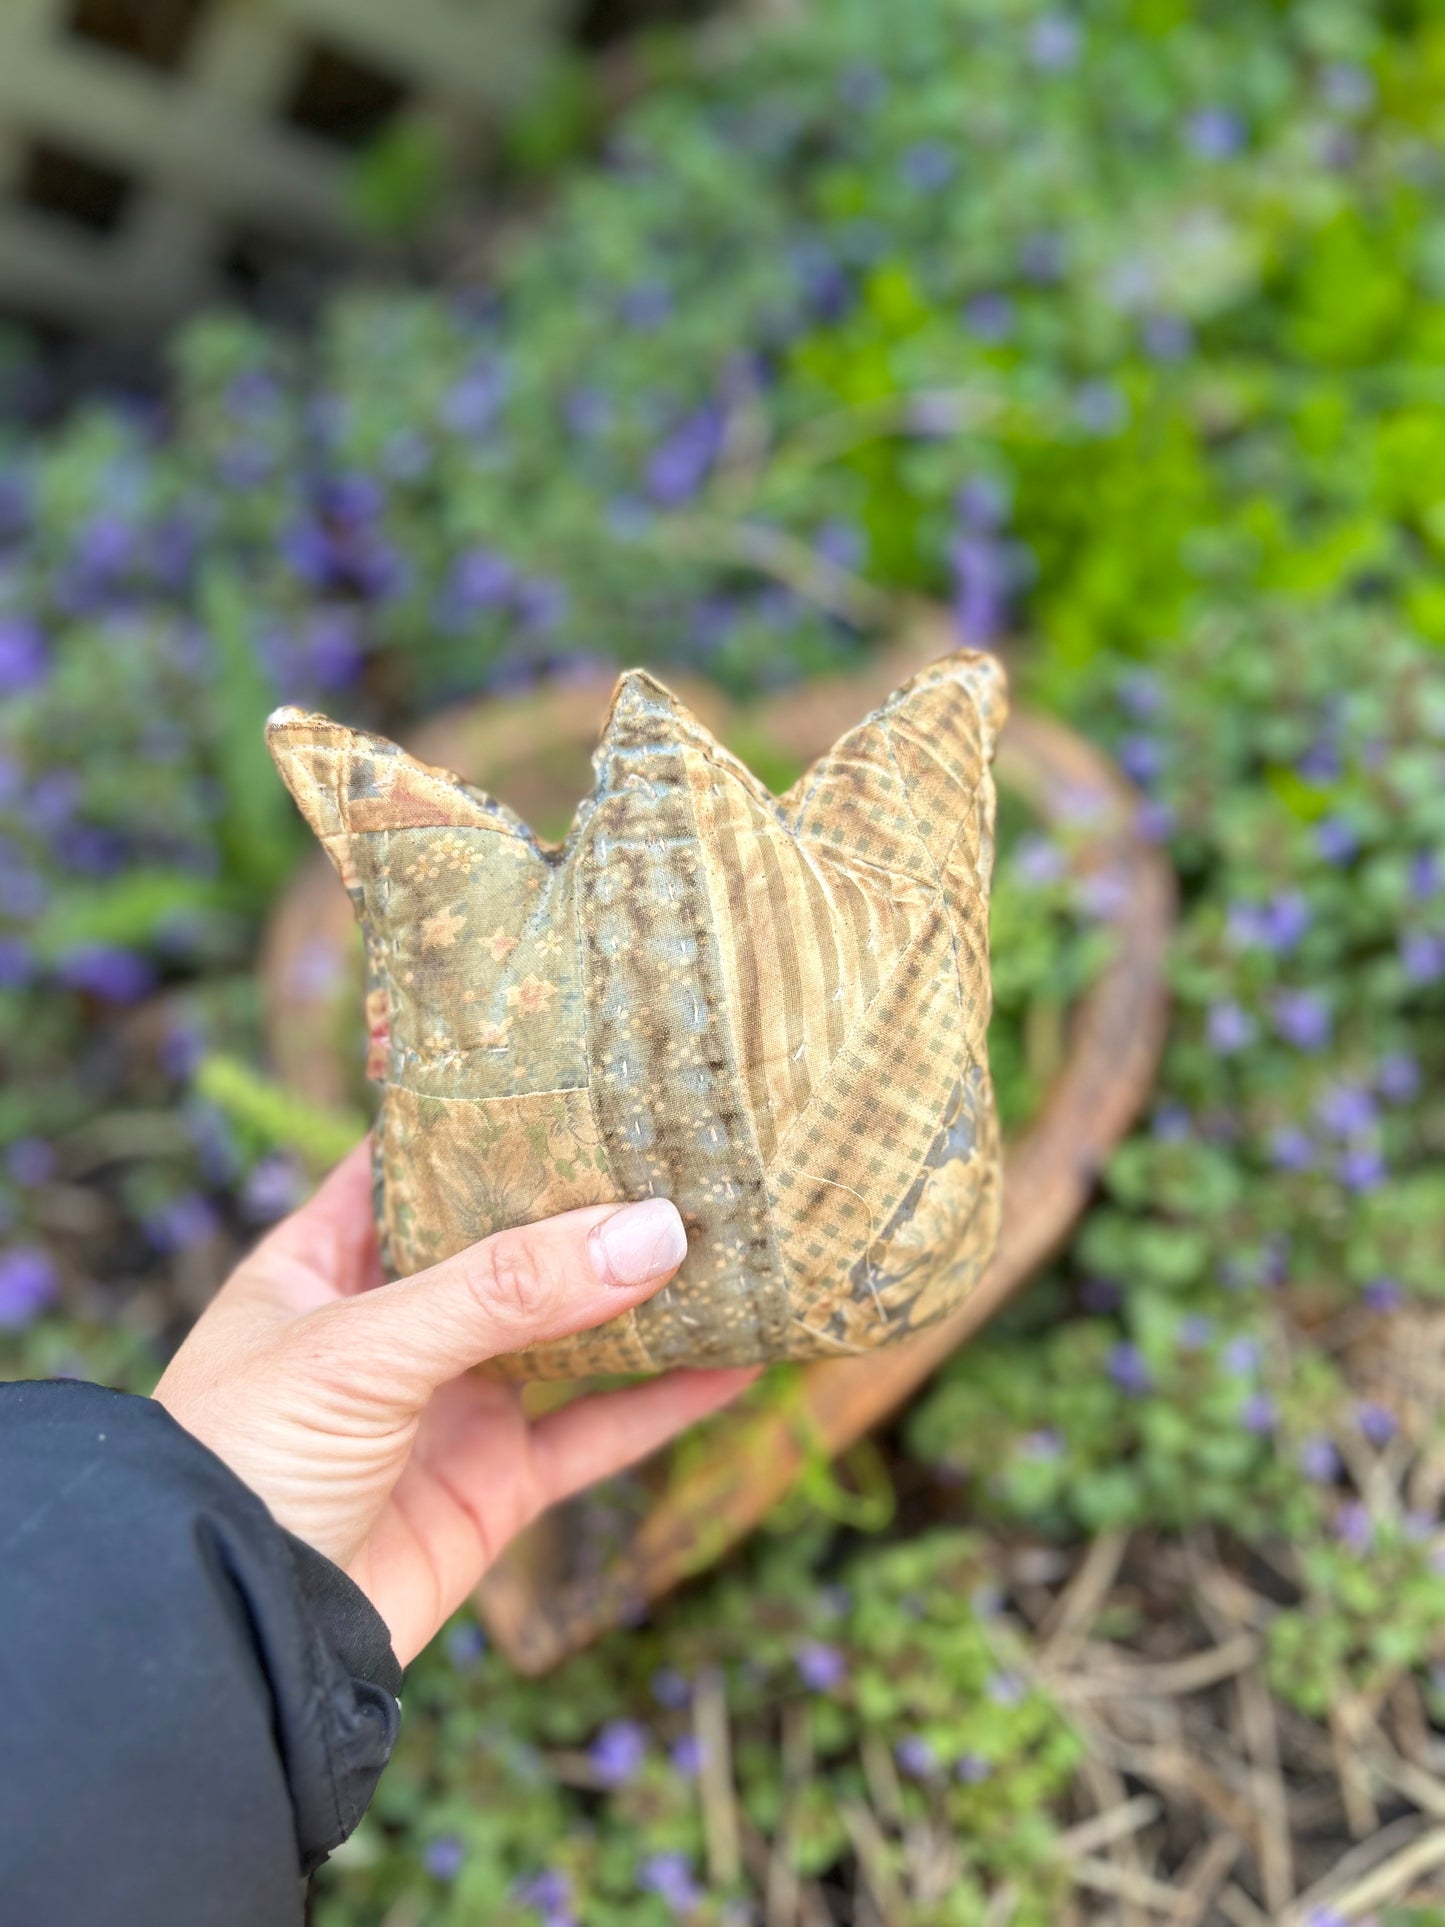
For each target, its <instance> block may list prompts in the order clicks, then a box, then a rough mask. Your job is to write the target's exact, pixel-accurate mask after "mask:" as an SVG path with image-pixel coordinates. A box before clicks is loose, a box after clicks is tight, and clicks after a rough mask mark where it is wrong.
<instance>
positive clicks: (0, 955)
mask: <svg viewBox="0 0 1445 1927" xmlns="http://www.w3.org/2000/svg"><path fill="white" fill-rule="evenodd" d="M33 975H35V958H33V954H31V948H29V944H27V942H23V940H21V938H19V937H0V990H23V989H25V985H27V983H29V981H31V977H33Z"/></svg>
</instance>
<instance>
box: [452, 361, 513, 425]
mask: <svg viewBox="0 0 1445 1927" xmlns="http://www.w3.org/2000/svg"><path fill="white" fill-rule="evenodd" d="M506 389H507V383H506V377H505V376H504V374H503V372H502V368H501V365H500V363H498V362H495V361H479V362H477V363H476V364H475V365H474V366H473V367H472V368H471V369H469V370H468V372H467V373H466V374H465V375H463V377H462V379H461V380H460V381H459V382H456V383H455V384H454V385H453V386H452V387H451V388H449V389H448V390H447V392H446V394H445V395H444V396H443V397H442V404H441V420H442V425H443V426H444V427H446V428H449V429H450V430H451V431H452V433H453V434H454V435H465V436H468V437H479V436H482V435H485V434H486V432H487V430H488V429H489V428H490V427H491V426H492V424H493V422H495V420H496V418H497V413H498V410H499V409H500V408H501V405H502V397H503V395H504V394H505V393H506Z"/></svg>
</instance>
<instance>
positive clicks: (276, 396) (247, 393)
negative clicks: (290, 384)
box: [225, 368, 281, 421]
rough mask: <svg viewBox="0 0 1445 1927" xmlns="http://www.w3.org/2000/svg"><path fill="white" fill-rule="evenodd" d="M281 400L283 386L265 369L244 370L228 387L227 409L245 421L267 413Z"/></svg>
mask: <svg viewBox="0 0 1445 1927" xmlns="http://www.w3.org/2000/svg"><path fill="white" fill-rule="evenodd" d="M280 400H281V384H280V383H279V382H278V381H277V379H276V377H275V376H274V375H273V374H272V373H271V372H270V371H269V370H268V369H265V368H243V369H242V370H241V372H240V374H238V375H234V376H233V377H232V378H231V380H230V382H229V383H228V384H227V387H226V395H225V401H226V407H227V408H228V409H229V411H230V412H231V414H233V415H236V416H238V417H239V418H240V419H241V420H243V421H244V420H246V419H247V417H249V416H251V415H257V414H264V413H266V412H267V411H269V410H270V409H272V408H274V407H275V405H276V404H277V402H279V401H280Z"/></svg>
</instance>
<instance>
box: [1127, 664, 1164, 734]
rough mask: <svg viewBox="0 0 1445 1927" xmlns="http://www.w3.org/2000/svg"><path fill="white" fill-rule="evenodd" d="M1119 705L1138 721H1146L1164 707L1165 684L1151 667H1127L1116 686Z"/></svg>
mask: <svg viewBox="0 0 1445 1927" xmlns="http://www.w3.org/2000/svg"><path fill="white" fill-rule="evenodd" d="M1115 694H1116V695H1117V696H1118V698H1119V707H1120V708H1121V709H1122V710H1124V712H1125V713H1126V714H1127V715H1130V716H1132V717H1133V718H1134V720H1135V721H1136V722H1146V721H1147V720H1148V719H1149V718H1150V717H1151V716H1157V715H1158V714H1159V713H1160V711H1161V710H1162V709H1163V707H1164V686H1163V684H1162V683H1161V682H1160V680H1159V678H1158V677H1157V676H1156V675H1155V674H1154V673H1153V671H1152V670H1149V669H1127V670H1125V672H1124V673H1123V675H1121V676H1120V678H1119V680H1118V683H1117V684H1116V686H1115Z"/></svg>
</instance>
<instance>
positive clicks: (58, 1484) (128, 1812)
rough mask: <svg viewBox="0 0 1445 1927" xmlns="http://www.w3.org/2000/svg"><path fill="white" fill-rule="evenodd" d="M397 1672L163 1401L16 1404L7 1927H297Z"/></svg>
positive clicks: (381, 1735) (48, 1394) (3, 1909)
mask: <svg viewBox="0 0 1445 1927" xmlns="http://www.w3.org/2000/svg"><path fill="white" fill-rule="evenodd" d="M400 1686H401V1671H400V1668H399V1667H398V1666H397V1663H396V1659H395V1657H394V1655H393V1654H392V1651H391V1647H390V1644H389V1641H388V1638H387V1632H386V1627H385V1625H384V1623H383V1622H382V1620H381V1619H380V1618H379V1616H378V1615H377V1613H376V1612H375V1611H374V1609H373V1608H372V1606H371V1604H370V1603H369V1601H368V1600H367V1599H366V1598H365V1597H364V1596H363V1595H362V1594H361V1593H360V1592H359V1591H358V1590H357V1588H356V1587H355V1586H354V1585H353V1584H352V1583H351V1581H350V1580H349V1579H348V1578H347V1577H346V1576H345V1574H344V1573H342V1572H340V1571H339V1570H338V1569H337V1568H336V1567H335V1566H333V1565H332V1564H331V1563H330V1562H329V1561H328V1560H326V1559H323V1558H322V1557H321V1555H320V1554H319V1553H317V1552H313V1551H312V1550H311V1549H310V1548H309V1547H307V1546H304V1545H302V1543H301V1542H300V1541H299V1540H297V1539H294V1538H292V1537H291V1536H290V1535H289V1534H288V1533H285V1532H283V1531H282V1530H281V1529H280V1527H279V1526H278V1525H277V1524H276V1523H275V1521H274V1520H273V1519H272V1517H271V1515H270V1513H269V1512H268V1511H267V1510H266V1508H265V1506H264V1505H263V1504H262V1503H261V1501H260V1500H259V1499H258V1498H257V1497H256V1496H255V1495H254V1493H252V1492H250V1491H249V1490H248V1489H247V1488H246V1487H245V1486H244V1485H242V1484H241V1482H240V1481H239V1480H238V1479H237V1478H236V1477H235V1476H234V1475H233V1474H232V1473H231V1472H229V1471H228V1470H227V1468H226V1467H225V1466H224V1465H223V1464H222V1463H221V1461H220V1460H219V1459H218V1458H216V1457H215V1456H214V1455H213V1454H212V1453H211V1452H209V1451H207V1450H206V1448H205V1447H204V1446H203V1445H201V1444H199V1443H198V1442H197V1441H196V1440H195V1439H193V1438H192V1437H191V1436H190V1434H189V1433H188V1432H186V1431H184V1430H183V1429H182V1428H181V1427H180V1426H179V1425H177V1424H176V1423H175V1422H174V1420H173V1419H171V1417H170V1416H169V1414H168V1413H166V1412H165V1411H164V1410H163V1409H162V1407H160V1406H159V1405H157V1404H155V1403H154V1401H153V1400H150V1399H144V1398H131V1397H128V1396H126V1395H125V1394H124V1393H120V1392H109V1391H104V1390H102V1389H101V1388H100V1387H98V1386H94V1385H83V1384H79V1383H70V1382H61V1383H45V1384H19V1385H5V1386H0V1927H39V1924H40V1923H44V1927H296V1923H299V1922H300V1920H301V1918H302V1909H303V1890H302V1878H303V1875H304V1874H306V1873H309V1872H310V1871H311V1869H312V1868H313V1867H315V1866H317V1865H319V1863H320V1862H321V1861H322V1860H324V1859H325V1857H326V1855H327V1854H328V1853H329V1852H330V1850H331V1849H332V1848H333V1847H335V1846H336V1845H337V1844H338V1843H339V1842H340V1841H342V1840H344V1839H345V1837H346V1836H347V1834H348V1833H349V1832H350V1831H351V1829H352V1828H353V1827H354V1826H355V1825H356V1822H357V1821H358V1819H360V1817H361V1814H362V1812H363V1811H364V1810H365V1807H366V1803H367V1801H368V1800H369V1799H370V1798H371V1794H372V1791H373V1789H374V1787H375V1784H376V1780H377V1776H378V1775H379V1774H380V1772H381V1769H382V1767H383V1766H384V1765H385V1764H386V1761H387V1759H388V1757H389V1755H390V1753H391V1748H392V1746H393V1744H394V1742H395V1739H396V1731H397V1723H398V1717H399V1708H398V1702H397V1697H396V1696H397V1694H398V1692H399V1691H400Z"/></svg>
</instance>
